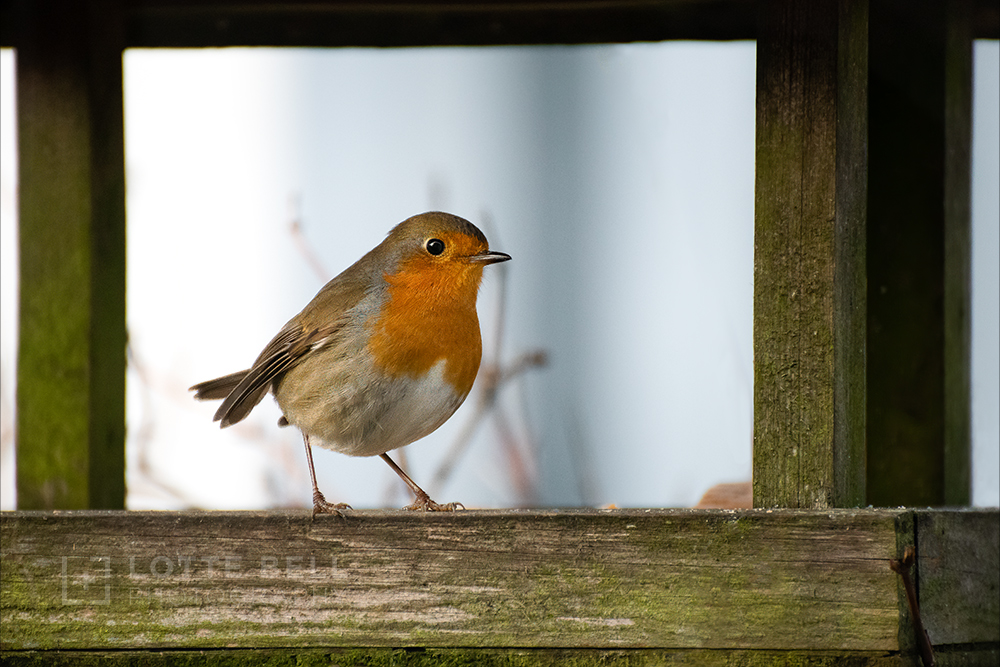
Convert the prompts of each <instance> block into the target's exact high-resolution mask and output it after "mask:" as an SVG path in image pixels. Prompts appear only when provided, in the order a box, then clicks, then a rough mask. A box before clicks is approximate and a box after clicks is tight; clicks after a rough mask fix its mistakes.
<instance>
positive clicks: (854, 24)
mask: <svg viewBox="0 0 1000 667" xmlns="http://www.w3.org/2000/svg"><path fill="white" fill-rule="evenodd" d="M867 56H868V16H867V3H866V2H864V1H861V2H846V1H844V2H838V1H837V0H823V1H821V2H808V3H803V2H795V1H793V0H776V1H770V2H764V3H762V6H761V21H760V34H759V37H758V40H757V168H756V178H757V183H756V201H755V220H756V222H755V236H754V243H755V254H754V258H755V259H754V471H753V487H754V506H756V507H773V506H782V507H812V508H821V507H850V506H859V505H863V504H864V500H865V496H864V480H865V300H866V294H865V261H864V258H865V203H866V181H867V161H866V157H867V156H866V142H867Z"/></svg>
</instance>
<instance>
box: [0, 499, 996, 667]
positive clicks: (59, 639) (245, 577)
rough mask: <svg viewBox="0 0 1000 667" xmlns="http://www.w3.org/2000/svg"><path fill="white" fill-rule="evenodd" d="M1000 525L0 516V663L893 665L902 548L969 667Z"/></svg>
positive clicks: (818, 517) (738, 516)
mask: <svg viewBox="0 0 1000 667" xmlns="http://www.w3.org/2000/svg"><path fill="white" fill-rule="evenodd" d="M998 528H1000V513H998V511H997V510H982V511H921V512H912V511H905V510H825V511H805V510H782V511H771V510H745V511H739V512H734V511H723V510H703V511H692V510H604V511H593V510H588V511H569V512H567V511H466V512H457V513H454V514H439V513H428V514H415V513H408V512H400V511H352V512H349V513H348V514H347V516H346V517H344V518H341V517H335V516H320V517H316V519H315V520H311V519H310V516H309V515H308V513H306V512H302V511H297V512H92V511H83V512H58V513H48V512H4V513H0V545H2V549H0V577H2V580H3V582H4V585H3V587H0V627H2V632H0V659H3V660H4V661H5V663H6V664H17V663H16V662H12V661H16V660H20V661H21V664H35V661H42V662H43V663H44V662H49V663H59V662H60V660H62V661H70V659H72V660H80V659H81V658H83V657H88V656H89V657H92V658H94V659H95V662H93V663H92V664H98V662H97V658H101V657H103V658H104V659H107V660H120V661H121V662H120V663H116V662H113V661H112V662H110V663H105V662H101V663H100V664H124V663H127V662H128V660H126V659H125V658H128V659H129V660H131V661H132V663H130V664H134V663H135V662H142V663H143V664H169V663H161V662H157V661H158V660H162V658H163V656H164V655H170V656H174V658H175V659H176V661H181V660H182V659H188V658H191V659H192V661H193V662H198V660H197V654H196V653H193V652H194V651H198V650H203V649H211V652H212V655H213V656H216V657H218V658H219V663H218V664H247V663H248V662H256V661H259V662H264V661H266V660H273V661H276V662H271V663H269V664H286V663H288V661H289V660H290V659H291V658H294V657H296V656H298V657H302V658H309V659H310V660H312V659H318V658H319V655H320V653H321V651H322V650H326V651H328V652H329V653H330V654H331V655H330V657H329V658H326V659H325V663H329V662H330V661H331V659H332V658H333V657H336V660H333V661H334V662H336V663H337V664H371V661H372V660H384V661H386V662H387V663H388V662H389V661H390V660H391V664H420V665H426V664H437V663H436V662H435V661H434V660H435V659H437V660H441V661H443V662H447V660H448V659H449V658H451V659H452V660H453V661H454V662H462V661H464V662H462V664H497V665H509V664H540V665H552V664H559V660H560V659H568V658H573V659H574V660H575V662H574V664H580V665H598V664H600V665H609V664H611V665H616V664H621V665H623V666H624V665H629V666H632V665H647V664H648V665H653V664H682V665H692V664H723V663H725V664H746V665H767V664H774V663H782V664H785V663H791V662H794V663H796V664H814V665H830V666H832V665H837V664H845V663H844V662H843V661H844V660H848V661H849V662H847V663H846V664H853V665H880V666H883V667H888V665H893V666H897V665H898V666H900V667H901V666H902V665H909V664H916V660H917V658H916V649H915V647H914V645H913V641H912V637H913V628H912V626H911V625H910V617H909V610H908V607H907V606H906V599H905V595H904V593H903V590H902V586H901V584H900V580H899V577H898V576H897V575H896V574H895V573H894V572H893V571H892V570H891V569H890V567H889V560H890V559H892V558H897V557H899V556H901V555H902V553H903V551H904V549H905V548H906V547H907V546H912V545H916V547H917V568H918V571H917V572H916V577H915V578H916V581H917V582H918V584H919V590H918V595H919V600H920V604H921V610H922V616H923V620H924V624H925V626H926V627H927V629H928V632H929V633H930V636H931V640H932V641H933V643H934V645H935V647H936V649H937V650H938V651H939V652H941V653H942V654H947V656H948V658H949V662H955V664H959V663H961V664H984V661H989V660H991V659H995V657H996V656H997V655H998V649H997V646H998V642H1000V613H998V605H997V601H996V591H997V590H998V585H1000V581H998V580H1000V563H998V558H1000V545H998V534H1000V530H998ZM406 646H422V647H427V648H430V649H431V651H437V653H434V654H433V655H431V653H427V654H425V653H423V652H421V653H420V654H419V656H417V657H421V658H422V660H423V661H417V662H408V660H410V659H414V656H413V655H406V654H397V653H394V652H393V651H392V650H391V649H392V647H406ZM378 647H385V650H379V649H378ZM510 648H516V651H517V653H516V655H517V656H518V657H517V660H519V661H520V662H517V663H511V662H509V660H510V658H511V656H510V654H509V653H504V652H503V650H504V649H510ZM109 651H113V652H115V653H114V655H111V654H108V653H107V652H109ZM623 651H624V653H622V652H623ZM163 652H166V653H163ZM115 656H117V657H115ZM435 656H436V658H435ZM203 657H204V656H203ZM505 660H507V661H505ZM963 660H964V662H963ZM60 664H62V663H60ZM175 664H176V663H175ZM184 664H187V663H184ZM289 664H291V663H289ZM377 664H381V663H377ZM986 664H988V662H987V663H986Z"/></svg>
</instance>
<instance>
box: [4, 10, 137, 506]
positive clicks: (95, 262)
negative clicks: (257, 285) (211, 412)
mask: <svg viewBox="0 0 1000 667" xmlns="http://www.w3.org/2000/svg"><path fill="white" fill-rule="evenodd" d="M114 6H115V3H114V2H90V3H86V4H82V3H81V4H78V3H72V4H69V5H59V6H58V8H56V7H53V6H49V5H48V4H45V3H21V4H19V5H18V6H17V7H18V10H19V11H18V12H17V21H18V23H19V25H20V29H21V31H20V34H19V35H18V36H19V38H20V39H19V41H18V42H17V49H18V51H17V121H18V136H19V163H18V166H19V169H20V209H19V216H20V221H19V222H20V224H19V243H20V283H19V287H20V322H19V324H20V334H19V338H18V344H19V349H18V364H17V373H18V379H17V487H18V493H17V502H18V506H19V507H21V508H22V509H52V508H61V509H71V508H88V507H89V508H123V507H124V506H125V344H126V341H125V162H124V158H123V155H124V130H123V127H124V126H123V122H124V121H123V112H122V101H123V96H122V69H121V53H122V51H121V50H122V48H123V46H124V28H123V24H122V21H121V18H122V13H121V11H120V9H115V7H114ZM105 10H107V11H105ZM116 19H117V20H116Z"/></svg>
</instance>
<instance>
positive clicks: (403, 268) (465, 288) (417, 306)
mask: <svg viewBox="0 0 1000 667" xmlns="http://www.w3.org/2000/svg"><path fill="white" fill-rule="evenodd" d="M482 273H483V270H482V267H481V266H475V265H472V264H469V263H466V262H459V261H454V262H450V263H435V262H434V261H433V260H432V259H430V258H427V257H416V258H412V259H410V260H407V261H404V262H403V263H402V264H401V265H400V268H399V270H398V271H397V272H396V273H394V274H392V275H387V276H386V277H385V278H386V282H387V283H388V293H387V298H386V301H385V304H384V306H383V307H382V309H381V311H380V313H379V314H378V315H376V316H374V317H373V318H372V319H371V320H370V322H369V326H370V330H371V338H370V339H369V343H368V349H369V351H370V352H371V354H372V358H373V359H374V361H375V365H376V367H377V368H378V369H379V370H381V371H382V372H384V373H386V374H387V375H388V376H390V377H400V376H404V375H405V376H409V377H422V376H423V375H424V374H426V373H427V372H428V371H430V369H431V367H432V366H434V364H436V363H437V362H438V361H440V360H442V359H443V360H444V361H445V373H444V379H445V380H446V381H447V382H448V384H449V385H451V386H452V388H453V389H454V390H455V393H456V394H457V395H459V396H461V397H465V395H466V394H468V393H469V390H471V389H472V383H473V382H474V381H475V379H476V373H477V372H478V371H479V361H480V358H481V357H482V339H481V338H480V334H479V317H478V316H477V314H476V296H477V293H478V291H479V283H480V280H481V279H482Z"/></svg>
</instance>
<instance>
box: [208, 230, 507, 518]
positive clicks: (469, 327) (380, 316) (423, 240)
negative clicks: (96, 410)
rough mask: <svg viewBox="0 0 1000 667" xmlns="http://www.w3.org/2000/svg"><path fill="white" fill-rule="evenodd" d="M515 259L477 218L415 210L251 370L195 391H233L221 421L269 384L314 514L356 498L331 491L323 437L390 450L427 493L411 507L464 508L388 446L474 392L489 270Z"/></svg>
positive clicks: (358, 451)
mask: <svg viewBox="0 0 1000 667" xmlns="http://www.w3.org/2000/svg"><path fill="white" fill-rule="evenodd" d="M509 259H510V255H507V254H505V253H502V252H495V251H492V250H490V249H489V244H488V242H487V241H486V237H485V236H484V235H483V233H482V232H481V231H479V229H478V228H476V226H475V225H473V224H472V223H471V222H469V221H468V220H464V219H462V218H459V217H458V216H454V215H450V214H448V213H440V212H431V213H423V214H421V215H416V216H414V217H412V218H409V219H408V220H404V221H403V222H401V223H399V224H398V225H396V227H394V228H393V229H392V231H390V232H389V234H388V235H387V236H386V238H385V240H384V241H382V243H380V244H379V245H378V246H376V247H375V248H374V249H373V250H372V251H371V252H369V253H368V254H367V255H365V256H364V257H362V258H361V259H359V260H358V261H357V262H355V263H354V264H353V265H352V266H351V267H349V268H348V269H346V270H345V271H344V272H343V273H341V274H340V275H338V276H337V277H336V278H334V279H333V280H331V281H330V282H328V283H327V284H326V285H325V286H324V287H323V288H322V289H321V290H320V291H319V293H317V294H316V296H315V297H314V298H313V300H312V301H310V302H309V304H308V305H306V307H305V308H303V309H302V312H300V313H299V314H298V315H296V316H295V317H293V318H292V319H291V320H289V322H288V323H287V324H286V325H285V326H284V327H282V328H281V331H279V332H278V335H276V336H275V337H274V338H273V339H271V342H270V343H268V344H267V346H266V347H265V348H264V351H263V352H261V353H260V355H259V356H258V357H257V360H256V361H254V363H253V366H252V367H251V368H250V369H249V370H245V371H240V372H238V373H232V374H231V375H226V376H224V377H220V378H217V379H215V380H209V381H207V382H202V383H200V384H196V385H195V386H193V387H191V389H192V390H193V391H195V392H196V393H195V398H198V399H224V400H223V401H222V405H221V406H220V407H219V410H218V411H217V412H216V413H215V421H218V422H221V426H222V428H225V427H227V426H229V425H231V424H235V423H237V422H239V421H240V420H242V419H243V418H244V417H246V416H247V415H248V414H250V411H251V410H253V408H254V406H256V405H257V404H258V403H260V401H261V399H262V398H263V397H264V394H266V393H267V392H268V391H269V390H270V392H271V393H272V394H273V395H274V398H275V400H276V401H277V403H278V407H279V408H280V409H281V412H282V417H281V419H279V421H278V424H279V425H280V426H287V425H288V424H291V425H293V426H297V427H298V428H299V430H301V431H302V438H303V440H304V442H305V448H306V460H307V462H308V464H309V476H310V478H311V479H312V488H313V514H314V515H315V514H316V513H320V512H328V513H338V512H339V510H341V509H347V508H349V506H348V505H345V504H343V503H339V504H333V503H329V502H327V500H326V498H324V497H323V494H322V493H321V492H320V490H319V487H318V486H317V484H316V472H315V469H314V468H313V459H312V448H311V445H312V444H318V445H319V446H321V447H324V448H326V449H332V450H334V451H338V452H342V453H344V454H350V455H352V456H375V455H376V454H378V455H379V456H381V457H382V459H383V460H385V462H386V463H388V464H389V466H390V467H391V468H392V469H393V470H394V471H395V472H396V474H397V475H399V476H400V477H401V478H402V480H403V481H404V482H406V485H407V486H408V487H409V488H410V490H411V491H413V493H414V495H415V496H416V500H415V502H414V503H413V504H412V505H407V506H406V507H405V508H404V509H409V510H416V509H421V510H454V509H456V508H457V507H461V505H460V504H459V503H447V504H444V505H439V504H438V503H435V502H434V501H433V500H431V499H430V497H429V496H428V495H427V493H425V492H424V490H423V489H421V488H420V487H419V486H417V485H416V484H415V483H414V482H413V480H412V479H410V478H409V476H407V474H406V473H405V472H403V470H402V469H400V467H399V466H397V465H396V463H395V462H394V461H393V460H392V459H391V458H389V455H388V454H386V452H388V451H390V450H393V449H398V448H399V447H404V446H406V445H408V444H410V443H411V442H413V441H415V440H419V439H420V438H422V437H424V436H425V435H427V434H429V433H431V432H432V431H434V430H435V429H437V428H438V427H439V426H441V424H443V423H444V422H445V421H446V420H447V419H448V418H449V417H450V416H451V415H452V414H453V413H454V412H455V410H457V409H458V406H460V405H461V404H462V402H463V401H464V400H465V397H466V396H468V394H469V390H470V389H472V383H473V382H474V381H475V379H476V373H477V372H478V371H479V360H480V358H481V356H482V339H481V337H480V333H479V317H478V315H477V314H476V296H477V294H478V292H479V283H480V281H481V280H482V277H483V267H484V266H486V265H487V264H495V263H497V262H506V261H507V260H509Z"/></svg>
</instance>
